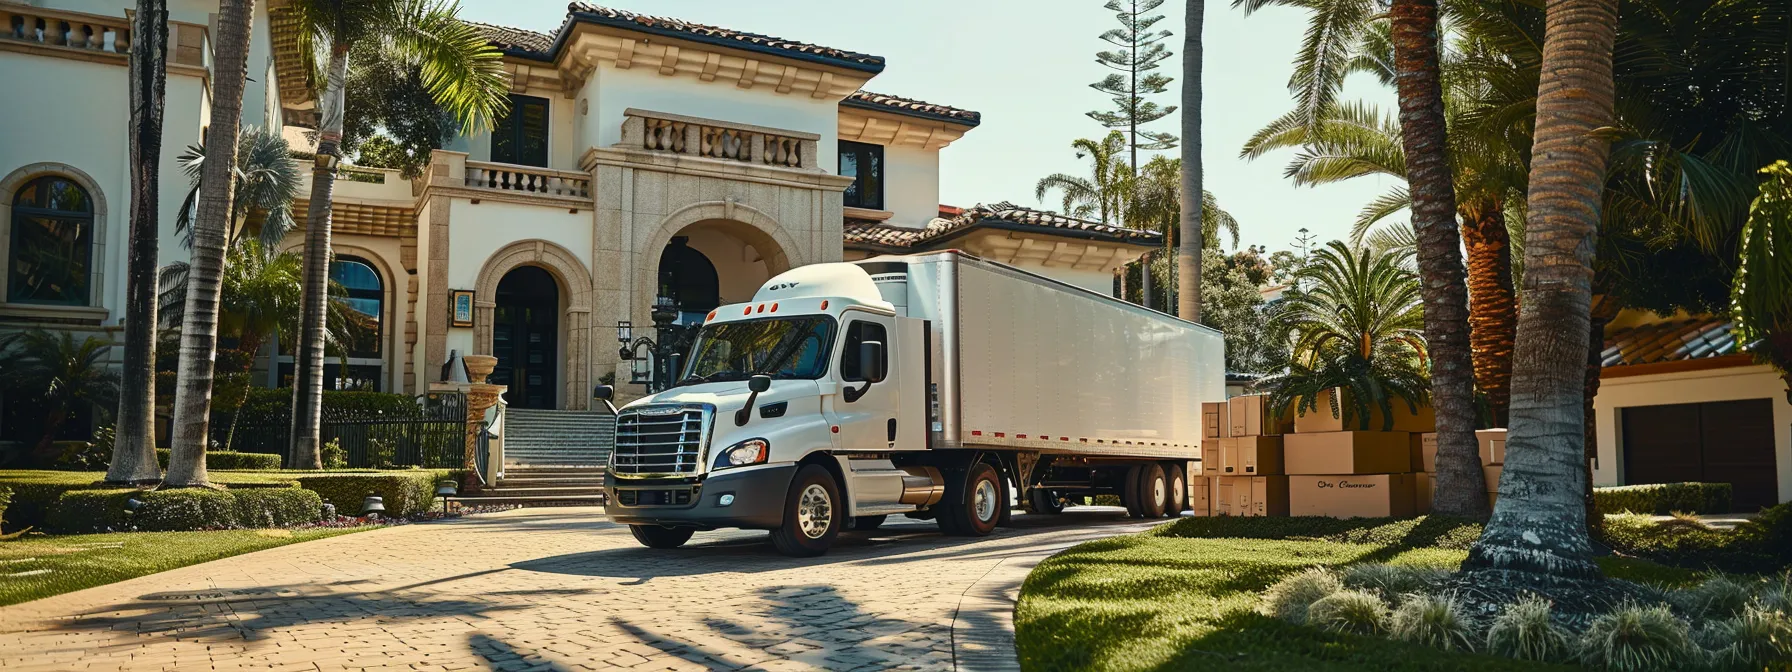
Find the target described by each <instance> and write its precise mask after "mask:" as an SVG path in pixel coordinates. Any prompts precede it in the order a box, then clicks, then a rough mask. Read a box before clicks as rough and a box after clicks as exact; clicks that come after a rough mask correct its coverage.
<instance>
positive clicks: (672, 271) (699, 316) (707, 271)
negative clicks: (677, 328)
mask: <svg viewBox="0 0 1792 672" xmlns="http://www.w3.org/2000/svg"><path fill="white" fill-rule="evenodd" d="M688 240H689V239H688V238H686V237H684V236H675V237H673V238H672V240H671V242H669V243H667V244H666V249H665V251H663V252H661V253H660V291H659V296H666V297H671V298H672V299H673V300H674V301H676V302H677V303H678V311H679V313H680V314H681V315H680V318H679V320H678V322H679V323H680V324H702V323H703V318H704V317H705V316H707V315H708V314H709V311H712V310H715V309H716V306H719V305H722V298H721V281H720V280H719V279H718V276H717V275H716V265H715V264H713V263H710V261H709V257H706V256H703V253H702V252H698V251H697V250H696V249H694V248H692V247H690V246H689V245H686V242H687V241H688Z"/></svg>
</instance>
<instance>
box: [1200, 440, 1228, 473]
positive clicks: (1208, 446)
mask: <svg viewBox="0 0 1792 672" xmlns="http://www.w3.org/2000/svg"><path fill="white" fill-rule="evenodd" d="M1224 440H1225V439H1201V462H1200V464H1199V465H1198V466H1200V470H1199V471H1197V472H1195V475H1197V476H1218V475H1220V461H1221V459H1222V458H1221V454H1222V453H1221V452H1220V442H1221V441H1224Z"/></svg>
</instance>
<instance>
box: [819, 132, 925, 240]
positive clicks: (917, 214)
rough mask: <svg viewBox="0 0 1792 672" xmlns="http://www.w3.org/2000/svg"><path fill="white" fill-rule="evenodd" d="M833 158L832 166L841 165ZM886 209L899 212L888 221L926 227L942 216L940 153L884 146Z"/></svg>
mask: <svg viewBox="0 0 1792 672" xmlns="http://www.w3.org/2000/svg"><path fill="white" fill-rule="evenodd" d="M838 164H839V161H838V160H835V161H832V162H830V165H829V167H828V168H829V170H836V169H838V167H839V166H838ZM884 209H885V210H889V211H891V212H894V213H896V214H895V216H892V217H891V218H890V219H889V221H888V222H887V223H889V224H892V225H895V226H912V227H917V228H918V227H923V226H927V223H928V222H930V221H933V218H935V217H938V216H939V211H940V153H939V152H938V151H936V150H930V149H922V148H920V147H916V146H914V145H888V146H885V147H884Z"/></svg>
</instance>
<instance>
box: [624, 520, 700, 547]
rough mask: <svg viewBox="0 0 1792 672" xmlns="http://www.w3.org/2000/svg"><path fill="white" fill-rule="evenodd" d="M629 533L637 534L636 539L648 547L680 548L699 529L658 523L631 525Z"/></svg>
mask: <svg viewBox="0 0 1792 672" xmlns="http://www.w3.org/2000/svg"><path fill="white" fill-rule="evenodd" d="M628 532H629V534H633V535H635V541H639V542H641V545H642V546H646V547H648V548H678V547H679V546H683V545H684V542H687V541H690V540H691V535H692V534H695V533H696V532H697V531H696V530H693V529H691V528H688V527H660V526H658V525H630V526H628Z"/></svg>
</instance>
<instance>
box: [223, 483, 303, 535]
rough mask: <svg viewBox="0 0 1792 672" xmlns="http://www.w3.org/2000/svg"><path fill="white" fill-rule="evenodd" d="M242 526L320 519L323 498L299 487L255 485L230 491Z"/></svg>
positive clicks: (283, 524) (281, 524) (282, 523)
mask: <svg viewBox="0 0 1792 672" xmlns="http://www.w3.org/2000/svg"><path fill="white" fill-rule="evenodd" d="M230 494H231V495H232V496H234V497H235V498H236V517H237V522H239V523H241V524H242V525H243V526H244V527H287V526H290V525H299V524H303V523H314V522H317V521H318V520H321V519H322V518H323V510H324V500H323V498H322V497H319V496H318V495H317V493H315V492H312V491H310V490H305V489H303V488H256V489H252V490H238V491H235V492H232V493H230Z"/></svg>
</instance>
